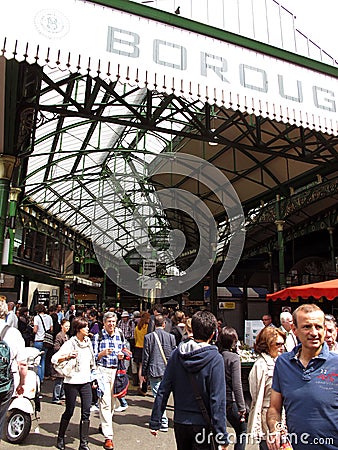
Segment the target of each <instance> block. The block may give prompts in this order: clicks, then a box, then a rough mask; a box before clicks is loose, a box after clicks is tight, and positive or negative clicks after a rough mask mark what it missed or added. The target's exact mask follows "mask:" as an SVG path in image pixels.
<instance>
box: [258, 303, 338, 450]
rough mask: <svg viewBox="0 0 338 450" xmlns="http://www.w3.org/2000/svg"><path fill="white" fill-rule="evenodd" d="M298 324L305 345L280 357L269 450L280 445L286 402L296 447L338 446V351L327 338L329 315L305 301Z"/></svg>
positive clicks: (326, 449) (297, 312)
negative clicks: (282, 415) (325, 338)
mask: <svg viewBox="0 0 338 450" xmlns="http://www.w3.org/2000/svg"><path fill="white" fill-rule="evenodd" d="M293 323H294V325H293V327H294V332H295V334H296V336H297V338H298V339H299V341H300V342H301V343H300V344H299V345H297V346H296V347H295V348H294V349H293V350H292V351H291V352H288V353H284V354H283V355H281V356H279V357H278V359H277V361H276V366H275V370H274V375H273V382H272V392H271V400H270V408H269V409H268V413H267V423H268V426H269V430H270V434H269V437H268V440H267V444H268V447H269V450H279V449H280V439H281V431H282V432H283V430H282V428H283V427H282V425H281V412H282V407H283V406H284V408H285V412H286V422H287V432H288V436H289V441H290V442H291V445H292V447H293V448H294V449H295V450H310V449H311V450H312V449H319V448H320V449H321V450H337V448H338V354H335V353H332V352H330V351H329V348H328V346H327V344H326V342H324V336H325V326H324V313H323V311H322V310H321V309H320V308H319V307H318V306H317V305H314V304H308V305H307V304H306V305H301V306H299V307H298V308H297V309H296V310H295V311H294V313H293Z"/></svg>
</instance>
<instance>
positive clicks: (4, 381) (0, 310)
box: [0, 299, 27, 440]
mask: <svg viewBox="0 0 338 450" xmlns="http://www.w3.org/2000/svg"><path fill="white" fill-rule="evenodd" d="M7 313H8V307H7V303H6V301H5V300H1V299H0V440H1V437H2V434H3V429H4V425H5V419H6V413H7V410H8V408H9V404H10V402H11V399H12V395H13V392H14V379H15V381H16V384H17V388H16V392H17V393H18V394H19V395H20V394H23V391H24V384H25V379H26V375H27V361H26V358H25V341H24V340H23V337H22V336H21V333H20V331H19V330H18V329H17V328H15V327H10V326H8V325H7V324H6V316H7Z"/></svg>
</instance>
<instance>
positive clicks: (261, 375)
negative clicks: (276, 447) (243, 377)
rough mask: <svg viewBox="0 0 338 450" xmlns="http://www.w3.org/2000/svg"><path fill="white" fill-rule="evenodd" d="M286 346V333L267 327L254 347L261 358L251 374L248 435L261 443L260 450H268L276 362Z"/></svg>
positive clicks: (260, 333) (259, 335) (258, 337)
mask: <svg viewBox="0 0 338 450" xmlns="http://www.w3.org/2000/svg"><path fill="white" fill-rule="evenodd" d="M284 344H285V333H283V332H282V331H281V330H280V329H278V328H274V327H265V328H263V329H262V330H261V331H260V332H259V334H258V336H257V338H256V342H255V345H254V349H255V352H256V353H257V354H258V355H259V356H258V359H257V361H256V362H255V363H254V365H253V367H252V369H251V371H250V374H249V387H250V394H251V397H252V402H251V407H250V413H249V419H248V433H249V435H250V436H251V439H255V440H256V441H258V442H259V448H260V450H268V446H267V444H266V439H267V435H268V426H267V423H266V413H267V410H268V408H269V404H270V395H271V385H272V376H273V371H274V368H275V361H276V359H277V357H278V356H279V355H281V354H282V353H283V351H284Z"/></svg>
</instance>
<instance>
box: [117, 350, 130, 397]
mask: <svg viewBox="0 0 338 450" xmlns="http://www.w3.org/2000/svg"><path fill="white" fill-rule="evenodd" d="M128 387H129V377H128V375H127V370H126V366H125V365H124V361H123V359H119V360H118V362H117V370H116V376H115V381H114V389H113V391H114V392H113V397H116V398H121V397H124V396H125V395H126V394H127V392H128Z"/></svg>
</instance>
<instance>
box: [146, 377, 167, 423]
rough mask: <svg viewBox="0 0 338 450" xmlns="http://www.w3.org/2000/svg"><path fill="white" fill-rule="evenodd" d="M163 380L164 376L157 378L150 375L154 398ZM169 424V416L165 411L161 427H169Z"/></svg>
mask: <svg viewBox="0 0 338 450" xmlns="http://www.w3.org/2000/svg"><path fill="white" fill-rule="evenodd" d="M161 381H162V377H157V378H152V377H149V383H150V387H151V391H152V393H153V397H154V398H156V395H157V391H158V388H159V387H160V384H161ZM168 426H169V423H168V417H167V414H166V412H165V411H164V413H163V416H162V419H161V428H168Z"/></svg>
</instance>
